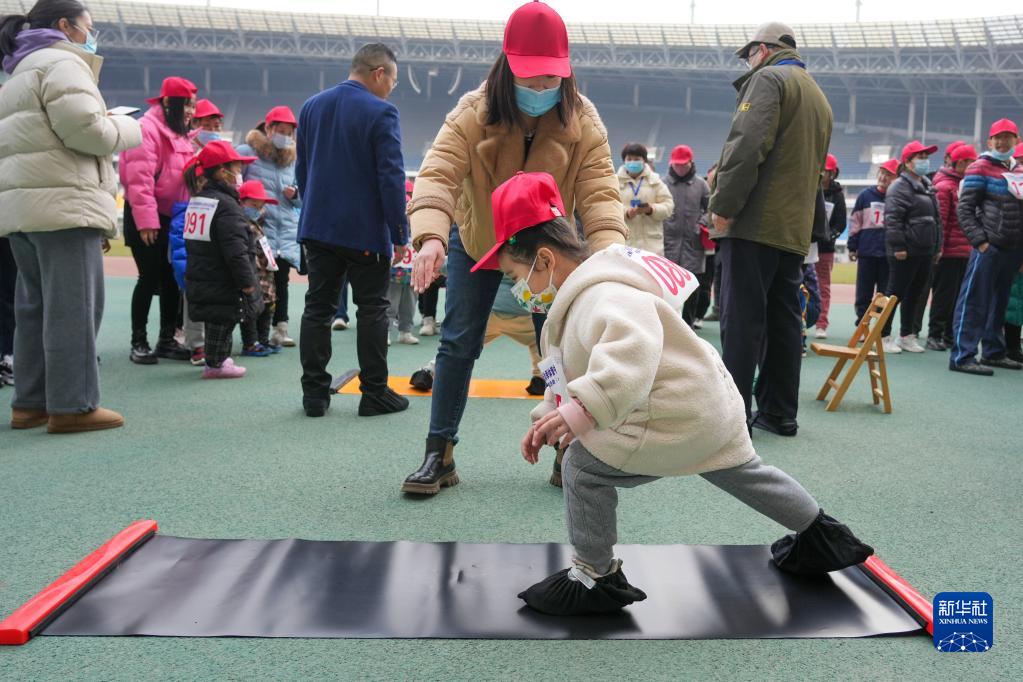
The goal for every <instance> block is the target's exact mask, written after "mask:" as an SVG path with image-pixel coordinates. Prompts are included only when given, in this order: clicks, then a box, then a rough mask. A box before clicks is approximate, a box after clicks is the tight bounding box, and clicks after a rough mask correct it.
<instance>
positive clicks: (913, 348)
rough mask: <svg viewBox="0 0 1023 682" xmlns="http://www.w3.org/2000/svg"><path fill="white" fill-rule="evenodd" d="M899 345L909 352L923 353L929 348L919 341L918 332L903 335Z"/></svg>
mask: <svg viewBox="0 0 1023 682" xmlns="http://www.w3.org/2000/svg"><path fill="white" fill-rule="evenodd" d="M899 347H900V348H902V350H904V351H906V352H907V353H923V352H924V351H925V350H927V349H926V348H924V347H923V346H921V345H920V342H919V341H917V338H916V334H910V335H909V336H903V337H901V338H900V339H899Z"/></svg>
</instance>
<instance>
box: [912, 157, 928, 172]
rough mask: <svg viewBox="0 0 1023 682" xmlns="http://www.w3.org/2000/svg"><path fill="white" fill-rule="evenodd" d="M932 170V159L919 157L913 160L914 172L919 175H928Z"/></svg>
mask: <svg viewBox="0 0 1023 682" xmlns="http://www.w3.org/2000/svg"><path fill="white" fill-rule="evenodd" d="M930 170H931V160H930V159H917V160H916V161H914V162H913V172H914V173H916V174H917V175H927V174H928V173H929V172H930Z"/></svg>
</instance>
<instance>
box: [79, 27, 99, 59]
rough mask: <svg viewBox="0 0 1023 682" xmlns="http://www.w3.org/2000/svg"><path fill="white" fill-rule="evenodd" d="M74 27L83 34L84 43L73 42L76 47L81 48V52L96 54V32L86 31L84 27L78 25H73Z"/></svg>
mask: <svg viewBox="0 0 1023 682" xmlns="http://www.w3.org/2000/svg"><path fill="white" fill-rule="evenodd" d="M74 27H75V28H77V29H78V30H79V31H81V32H82V33H84V34H85V42H84V43H75V45H77V46H78V49H80V50H82V51H83V52H88V53H89V54H96V48H97V44H98V42H99V41H98V39H97V38H96V34H95V33H90V32H89V31H86V30H85V29H84V28H80V27H79V26H78V25H74Z"/></svg>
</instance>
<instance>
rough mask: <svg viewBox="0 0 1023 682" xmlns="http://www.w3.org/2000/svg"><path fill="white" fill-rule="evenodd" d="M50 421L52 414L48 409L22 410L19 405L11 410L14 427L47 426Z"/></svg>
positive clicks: (12, 425) (12, 426) (32, 427)
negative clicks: (49, 413) (47, 412)
mask: <svg viewBox="0 0 1023 682" xmlns="http://www.w3.org/2000/svg"><path fill="white" fill-rule="evenodd" d="M48 421H50V415H48V414H46V410H20V409H18V408H17V407H15V408H14V409H12V410H11V428H12V429H34V428H38V427H40V426H46V423H47V422H48Z"/></svg>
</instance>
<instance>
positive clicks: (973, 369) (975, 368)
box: [948, 360, 994, 377]
mask: <svg viewBox="0 0 1023 682" xmlns="http://www.w3.org/2000/svg"><path fill="white" fill-rule="evenodd" d="M948 368H949V369H950V370H952V371H953V372H962V373H963V374H976V375H977V376H979V377H989V376H992V375H993V374H994V370H991V369H988V368H987V367H984V366H982V365H981V364H980V363H978V362H976V361H975V360H969V361H967V362H964V363H962V364H961V365H949V366H948Z"/></svg>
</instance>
